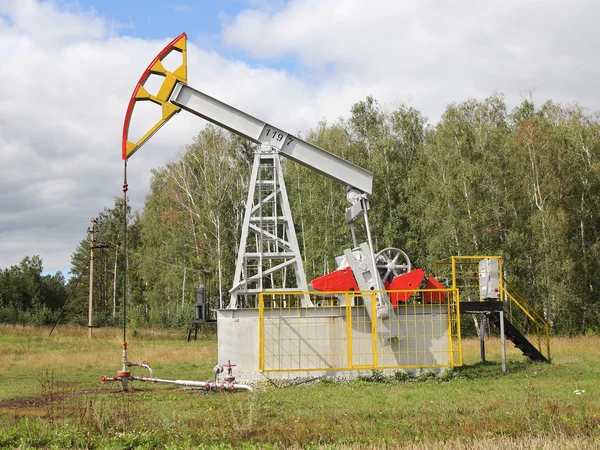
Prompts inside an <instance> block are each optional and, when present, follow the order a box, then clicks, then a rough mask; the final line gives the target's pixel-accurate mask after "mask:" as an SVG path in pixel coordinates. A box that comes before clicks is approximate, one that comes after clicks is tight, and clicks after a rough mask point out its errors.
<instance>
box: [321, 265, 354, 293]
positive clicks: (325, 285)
mask: <svg viewBox="0 0 600 450" xmlns="http://www.w3.org/2000/svg"><path fill="white" fill-rule="evenodd" d="M310 284H311V285H312V287H313V288H314V289H316V290H318V291H322V292H346V291H358V290H359V288H358V284H356V280H355V279H354V274H353V273H352V269H351V268H350V267H344V268H343V269H339V270H334V271H333V272H331V273H328V274H327V275H323V276H322V277H319V278H315V279H314V280H312V281H311V283H310Z"/></svg>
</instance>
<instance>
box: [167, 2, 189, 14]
mask: <svg viewBox="0 0 600 450" xmlns="http://www.w3.org/2000/svg"><path fill="white" fill-rule="evenodd" d="M171 7H172V8H173V9H174V10H175V12H178V13H182V14H191V13H192V11H193V10H194V8H192V7H191V6H190V5H187V4H185V3H176V4H174V5H171Z"/></svg>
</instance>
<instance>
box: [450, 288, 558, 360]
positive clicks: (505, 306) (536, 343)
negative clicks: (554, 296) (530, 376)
mask: <svg viewBox="0 0 600 450" xmlns="http://www.w3.org/2000/svg"><path fill="white" fill-rule="evenodd" d="M501 298H503V301H479V302H474V301H471V302H460V313H461V314H485V315H486V316H487V317H488V318H489V320H490V322H491V323H492V325H494V326H495V327H496V328H497V329H498V330H502V329H504V336H505V337H506V338H507V339H508V340H510V341H512V342H513V344H514V345H515V347H516V348H518V349H519V350H521V352H523V355H525V356H526V357H528V358H529V359H531V360H532V361H541V362H547V363H549V362H550V336H549V325H548V323H547V322H546V321H545V320H544V319H543V318H542V316H541V315H540V314H539V313H538V312H537V311H536V310H535V309H533V308H532V307H531V306H530V305H529V304H528V303H527V302H526V301H525V299H524V298H523V297H522V296H521V295H520V294H519V293H518V292H517V291H516V290H515V289H514V288H513V287H512V285H511V284H510V283H509V282H508V281H507V280H506V279H503V280H502V296H501ZM500 312H503V314H502V321H503V323H502V324H501V319H500V317H501V315H500ZM501 325H503V327H502V326H501Z"/></svg>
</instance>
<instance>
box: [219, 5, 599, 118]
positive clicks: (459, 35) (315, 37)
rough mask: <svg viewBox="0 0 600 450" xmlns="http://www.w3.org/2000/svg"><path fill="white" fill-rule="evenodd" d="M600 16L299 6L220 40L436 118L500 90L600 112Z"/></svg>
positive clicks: (574, 11)
mask: <svg viewBox="0 0 600 450" xmlns="http://www.w3.org/2000/svg"><path fill="white" fill-rule="evenodd" d="M599 10H600V7H599V6H598V5H596V4H593V3H590V2H586V1H585V0H581V1H566V0H554V1H535V0H529V1H522V0H506V1H486V2H481V1H477V0H470V1H463V2H451V3H448V2H434V1H421V2H413V1H399V0H389V1H385V0H380V1H373V2H364V1H362V0H344V1H339V0H302V1H300V0H292V1H290V2H289V3H287V4H286V5H285V6H283V7H280V8H278V9H275V10H270V11H269V10H265V9H258V8H252V9H247V10H245V11H242V12H241V13H240V14H238V15H237V17H236V18H235V19H234V20H232V21H230V22H228V23H227V24H225V26H224V30H223V38H224V43H225V44H226V45H229V46H231V47H235V48H239V49H242V50H243V51H244V52H246V53H247V54H248V55H249V56H251V57H253V58H257V59H261V60H277V59H278V58H281V57H294V58H298V60H299V61H301V63H302V64H304V65H306V66H308V67H312V68H314V70H321V69H322V68H323V67H325V66H327V65H330V66H332V67H334V71H333V74H332V75H331V76H330V80H332V81H333V80H334V81H335V83H334V84H335V85H336V86H340V87H341V89H340V94H342V93H344V92H343V90H344V88H349V87H350V86H351V85H353V84H354V85H356V86H360V87H359V88H358V89H357V90H350V92H356V91H362V92H363V93H366V94H368V93H373V94H375V95H376V96H378V97H379V98H380V99H381V100H383V101H386V100H390V99H394V98H399V99H400V100H407V99H412V101H413V103H414V104H415V105H416V106H417V107H419V108H420V109H422V110H423V111H424V112H425V113H426V114H428V115H430V116H433V117H434V118H435V117H439V115H440V114H441V112H442V111H443V109H444V108H445V106H446V104H447V103H449V102H452V101H463V100H465V99H467V98H469V97H472V96H477V97H481V96H486V95H489V94H490V93H491V92H494V91H501V92H504V93H506V95H507V98H508V100H509V101H511V102H512V103H513V104H514V103H516V102H517V101H519V100H520V97H521V93H522V92H528V91H529V90H534V91H535V92H536V98H540V99H545V98H549V97H551V98H553V99H555V100H557V101H572V100H577V101H580V102H581V103H582V104H583V105H584V106H587V107H589V108H591V109H593V110H596V109H599V106H600V104H599V102H600V100H599V99H598V96H597V95H594V94H595V91H596V88H595V85H596V83H595V79H596V75H597V73H598V71H599V70H600V64H599V63H598V62H597V59H596V58H595V57H594V49H597V48H598V44H599V41H600V37H599V36H598V33H597V30H596V28H597V27H596V17H597V13H598V12H599ZM339 98H340V97H339ZM356 100H357V98H356V97H355V98H352V99H351V101H352V102H354V101H356Z"/></svg>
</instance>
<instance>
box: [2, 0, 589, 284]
mask: <svg viewBox="0 0 600 450" xmlns="http://www.w3.org/2000/svg"><path fill="white" fill-rule="evenodd" d="M599 16H600V7H599V6H598V4H597V3H596V2H592V1H585V0H568V1H567V0H564V1H563V0H545V1H541V0H540V1H537V0H498V1H496V0H487V1H480V0H465V1H456V2H446V1H441V0H439V1H434V0H414V1H409V0H370V1H367V0H290V1H284V0H206V1H200V0H196V1H191V0H187V1H186V0H179V1H178V0H173V1H172V2H171V1H169V0H165V1H158V0H79V1H74V0H53V1H39V0H0V60H1V64H0V86H1V87H0V93H1V99H0V268H5V267H9V266H10V265H13V264H17V263H18V262H19V261H20V260H21V259H22V258H23V257H24V256H28V255H29V256H31V255H35V254H37V255H40V256H41V257H42V259H43V261H44V267H45V269H46V271H48V272H53V271H56V270H62V271H63V272H65V273H66V272H68V270H69V266H70V255H71V253H72V252H73V251H74V250H75V247H76V245H77V243H78V242H79V241H80V240H81V239H82V238H84V237H85V234H86V230H87V227H88V226H89V220H90V218H91V217H94V216H96V215H97V214H98V213H99V212H100V211H102V209H103V208H104V207H105V206H110V205H112V202H113V200H112V199H113V197H114V196H117V195H119V196H120V195H121V184H122V161H121V147H120V135H121V131H122V123H123V117H124V115H125V110H126V107H127V103H128V100H129V97H130V95H131V92H132V90H133V88H134V86H135V83H136V82H137V80H138V78H139V77H140V75H141V73H142V72H143V70H144V69H145V67H146V66H147V65H148V63H149V62H150V61H151V60H152V59H153V58H154V56H155V55H156V54H157V53H158V52H159V51H160V50H161V49H162V48H163V47H164V45H165V44H166V43H167V42H169V41H170V40H171V39H173V38H174V37H175V36H177V35H179V34H180V33H181V32H183V31H185V32H187V34H188V38H189V40H188V46H189V47H188V49H189V53H188V63H189V84H190V85H191V86H192V87H194V88H196V89H199V90H201V91H204V92H206V93H208V94H210V95H212V96H215V97H217V98H219V99H221V100H223V101H225V102H227V103H230V104H232V105H234V106H236V107H238V108H240V109H242V110H245V111H247V112H249V113H251V114H254V115H256V116H258V117H259V118H261V119H263V120H267V121H269V122H271V123H274V124H276V125H279V126H280V127H283V128H284V129H287V130H289V131H290V132H303V131H306V130H308V129H310V128H311V127H314V126H315V124H316V123H317V121H318V120H320V119H323V118H326V119H328V120H330V121H334V120H336V119H337V118H338V117H341V116H346V117H347V115H348V111H349V108H350V107H351V105H352V104H353V103H355V102H357V101H359V100H362V99H364V97H365V96H367V95H373V96H374V97H375V98H377V99H378V100H379V101H380V103H382V104H384V105H385V106H387V107H389V108H393V107H394V106H395V105H397V104H399V103H400V102H404V103H408V104H410V105H411V106H414V107H416V108H418V109H420V110H421V111H422V112H423V113H424V114H425V115H426V116H428V117H429V118H430V120H431V122H432V123H435V122H436V121H437V120H438V119H439V117H440V115H441V113H442V112H443V110H444V108H445V106H446V105H447V104H448V103H450V102H461V101H464V100H466V99H468V98H484V97H485V96H487V95H489V94H492V93H494V92H501V93H504V94H505V96H506V99H507V102H508V104H509V106H511V107H512V106H514V105H516V104H517V103H518V102H519V101H520V100H521V99H523V98H524V97H527V96H529V95H530V93H533V97H534V99H535V101H536V102H538V103H541V102H543V101H545V100H546V99H548V98H552V99H553V100H555V101H557V102H561V103H570V102H578V103H579V104H581V105H582V106H584V107H585V108H587V109H588V111H589V112H590V113H591V112H595V111H597V110H600V104H599V103H600V96H599V95H598V80H599V79H600V77H599V75H600V62H599V61H598V58H597V53H598V49H599V48H600V45H599V44H600V42H599V41H600V34H599V33H598V31H597V26H596V25H597V22H598V18H599ZM134 120H135V119H134ZM140 120H141V119H140ZM203 126H204V123H203V122H202V121H200V120H199V119H198V118H197V117H195V116H192V115H190V114H187V113H185V112H183V113H181V114H179V115H177V116H176V117H175V118H174V119H173V120H171V122H170V123H169V124H167V125H166V126H165V127H164V128H163V129H161V130H160V132H159V133H158V134H157V135H155V136H154V137H153V138H152V139H151V140H150V141H149V142H148V144H146V146H145V147H143V148H142V149H141V150H140V151H139V152H138V153H136V154H135V156H133V157H132V158H131V160H130V163H129V186H130V190H129V195H130V198H131V200H132V203H133V205H134V207H136V208H138V209H139V208H140V207H141V206H142V205H143V201H144V196H145V195H146V194H147V192H148V182H149V176H150V169H151V168H153V167H158V166H160V165H162V164H164V163H165V162H166V161H168V160H169V159H171V158H173V157H174V156H175V155H177V153H178V152H180V151H181V149H182V148H183V146H185V145H186V144H188V143H190V141H191V138H192V136H194V135H195V134H197V132H198V131H199V130H200V129H201V128H202V127H203ZM135 127H137V128H135V129H134V130H132V132H134V131H136V130H137V131H138V132H139V130H140V129H142V128H144V123H143V120H142V122H140V123H135ZM134 137H135V136H134Z"/></svg>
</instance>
